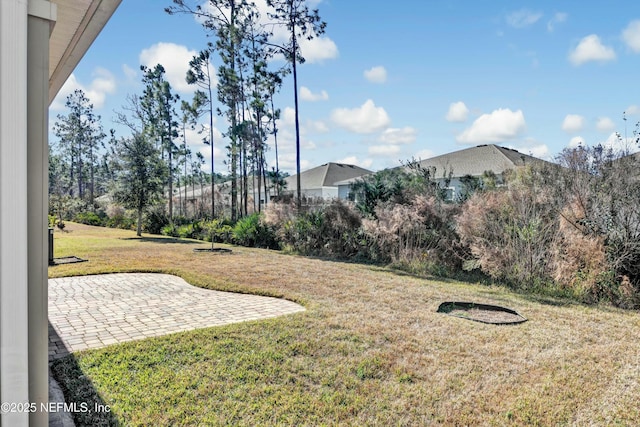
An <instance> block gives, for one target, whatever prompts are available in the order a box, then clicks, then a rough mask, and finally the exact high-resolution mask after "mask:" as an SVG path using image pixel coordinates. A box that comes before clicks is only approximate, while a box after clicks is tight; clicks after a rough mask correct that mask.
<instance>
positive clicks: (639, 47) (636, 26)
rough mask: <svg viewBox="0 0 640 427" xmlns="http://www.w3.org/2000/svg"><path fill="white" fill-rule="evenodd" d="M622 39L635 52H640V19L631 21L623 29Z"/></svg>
mask: <svg viewBox="0 0 640 427" xmlns="http://www.w3.org/2000/svg"><path fill="white" fill-rule="evenodd" d="M622 40H623V41H624V42H625V43H626V44H627V46H629V48H630V49H631V50H632V51H634V52H635V53H640V19H639V20H635V21H631V22H630V23H629V25H628V26H627V28H625V29H624V31H622Z"/></svg>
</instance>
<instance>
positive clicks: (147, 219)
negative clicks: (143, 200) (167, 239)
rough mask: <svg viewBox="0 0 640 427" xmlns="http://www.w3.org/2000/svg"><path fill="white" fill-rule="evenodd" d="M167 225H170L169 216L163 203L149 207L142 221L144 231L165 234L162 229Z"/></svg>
mask: <svg viewBox="0 0 640 427" xmlns="http://www.w3.org/2000/svg"><path fill="white" fill-rule="evenodd" d="M167 225H169V217H168V215H167V214H166V212H165V207H164V205H163V204H158V205H156V206H152V207H150V208H149V209H147V211H146V212H145V215H144V218H143V223H142V228H143V229H144V231H146V232H147V233H151V234H163V233H162V229H163V228H164V227H165V226H167Z"/></svg>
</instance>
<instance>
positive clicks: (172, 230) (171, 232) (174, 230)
mask: <svg viewBox="0 0 640 427" xmlns="http://www.w3.org/2000/svg"><path fill="white" fill-rule="evenodd" d="M161 234H162V235H163V236H170V237H178V236H179V233H178V226H177V225H175V224H173V223H170V224H167V225H165V226H164V227H162V230H161Z"/></svg>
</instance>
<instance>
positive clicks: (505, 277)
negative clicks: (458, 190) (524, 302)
mask: <svg viewBox="0 0 640 427" xmlns="http://www.w3.org/2000/svg"><path fill="white" fill-rule="evenodd" d="M516 184H517V183H516ZM547 198H548V196H547V195H545V194H544V192H542V191H539V190H536V189H534V188H531V187H529V186H527V185H520V184H517V185H510V186H509V188H504V189H501V190H496V191H489V192H484V193H477V194H475V195H473V196H472V197H471V198H470V199H469V200H468V201H467V203H465V204H464V206H463V208H462V213H461V214H460V215H459V217H458V221H457V230H458V233H459V235H460V238H461V242H462V244H463V245H466V246H468V248H469V250H470V258H469V259H468V260H467V262H466V263H465V265H466V267H467V269H473V268H480V269H481V270H482V271H483V272H484V273H485V274H488V275H489V276H491V277H493V278H495V279H498V280H501V281H504V282H506V283H508V284H510V285H511V286H513V287H516V288H523V289H526V288H531V287H534V286H538V285H543V286H544V285H546V284H547V283H548V282H550V281H551V277H550V276H551V275H550V268H549V267H550V266H549V264H550V262H549V258H550V256H549V255H550V249H551V248H552V244H553V241H554V239H555V232H556V228H557V225H556V222H557V221H554V220H553V218H552V216H551V215H550V214H551V208H550V207H549V204H548V203H547Z"/></svg>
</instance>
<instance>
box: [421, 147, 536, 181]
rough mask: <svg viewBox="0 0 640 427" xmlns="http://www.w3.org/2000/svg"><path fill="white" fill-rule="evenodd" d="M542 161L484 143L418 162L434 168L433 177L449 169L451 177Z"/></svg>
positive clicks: (474, 174) (447, 171)
mask: <svg viewBox="0 0 640 427" xmlns="http://www.w3.org/2000/svg"><path fill="white" fill-rule="evenodd" d="M542 161H543V160H541V159H538V158H536V157H533V156H529V155H527V154H523V153H520V152H518V151H517V150H514V149H511V148H505V147H500V146H497V145H494V144H485V145H478V146H477V147H471V148H466V149H464V150H459V151H454V152H453V153H448V154H443V155H441V156H436V157H432V158H430V159H426V160H421V161H419V162H418V163H419V164H420V165H421V166H422V167H424V168H435V169H436V171H435V178H441V177H443V176H445V175H447V174H449V171H451V173H452V176H453V177H462V176H465V175H471V176H481V175H482V174H483V173H484V172H485V171H492V172H494V173H495V174H501V173H503V172H505V171H507V170H509V169H514V168H516V167H518V166H524V165H528V164H533V163H538V162H542Z"/></svg>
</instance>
